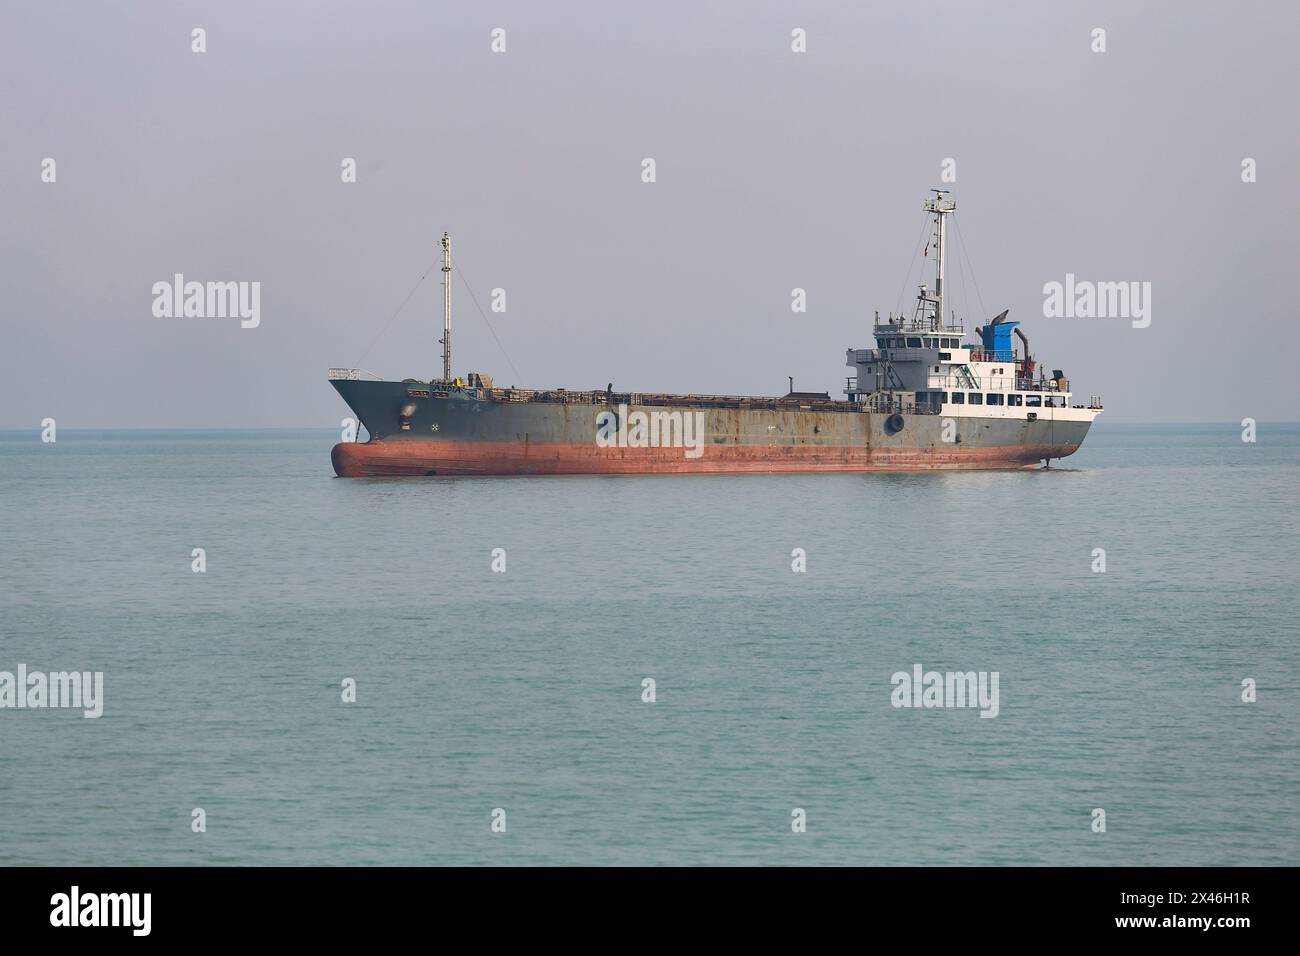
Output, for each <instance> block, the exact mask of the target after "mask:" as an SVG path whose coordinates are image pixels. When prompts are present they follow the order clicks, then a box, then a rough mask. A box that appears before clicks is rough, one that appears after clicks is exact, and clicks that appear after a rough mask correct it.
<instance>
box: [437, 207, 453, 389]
mask: <svg viewBox="0 0 1300 956" xmlns="http://www.w3.org/2000/svg"><path fill="white" fill-rule="evenodd" d="M438 341H439V342H441V343H442V380H443V381H444V382H450V381H451V236H449V235H448V234H447V233H445V232H444V233H443V234H442V338H440V339H439V340H438Z"/></svg>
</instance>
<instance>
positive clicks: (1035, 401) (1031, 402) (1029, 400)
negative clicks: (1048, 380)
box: [1025, 395, 1043, 408]
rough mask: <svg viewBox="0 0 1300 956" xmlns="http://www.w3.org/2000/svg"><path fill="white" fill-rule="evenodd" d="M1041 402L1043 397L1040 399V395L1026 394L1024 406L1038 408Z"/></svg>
mask: <svg viewBox="0 0 1300 956" xmlns="http://www.w3.org/2000/svg"><path fill="white" fill-rule="evenodd" d="M1042 404H1043V399H1042V397H1041V396H1039V395H1026V396H1025V407H1026V408H1038V407H1039V406H1041V405H1042Z"/></svg>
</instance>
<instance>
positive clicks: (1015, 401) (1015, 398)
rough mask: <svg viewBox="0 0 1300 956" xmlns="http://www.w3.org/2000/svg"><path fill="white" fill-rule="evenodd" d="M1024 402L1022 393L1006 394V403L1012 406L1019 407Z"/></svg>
mask: <svg viewBox="0 0 1300 956" xmlns="http://www.w3.org/2000/svg"><path fill="white" fill-rule="evenodd" d="M1024 403H1025V396H1023V395H1008V396H1007V404H1008V405H1011V406H1013V407H1015V408H1019V407H1020V406H1021V405H1023V404H1024Z"/></svg>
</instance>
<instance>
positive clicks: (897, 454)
mask: <svg viewBox="0 0 1300 956" xmlns="http://www.w3.org/2000/svg"><path fill="white" fill-rule="evenodd" d="M932 192H933V195H932V196H931V197H929V198H928V199H927V200H926V201H925V203H924V209H925V210H926V212H927V213H929V214H931V215H932V226H933V232H932V234H931V238H930V242H929V243H927V246H926V252H925V258H926V259H928V260H930V261H933V262H934V265H935V273H934V276H933V287H930V286H929V285H928V280H927V279H926V278H925V277H924V275H923V277H922V282H921V283H920V292H919V294H918V296H917V300H916V307H915V310H914V311H913V312H912V313H911V314H910V315H904V314H902V313H900V314H899V315H897V316H895V315H893V314H890V315H889V316H888V317H887V318H886V319H885V320H883V321H882V320H881V319H880V315H879V313H876V316H875V320H874V323H873V330H872V331H873V336H874V339H875V347H874V348H862V349H858V348H851V349H849V350H848V352H847V356H846V358H847V366H848V367H849V368H850V369H852V370H853V374H852V375H850V376H848V377H847V380H846V384H845V388H844V395H845V397H844V398H842V399H841V398H832V397H831V396H830V394H829V393H828V392H796V391H795V390H794V383H793V381H791V383H790V391H789V393H788V394H785V395H782V396H779V397H758V396H725V395H706V394H700V395H669V394H651V393H647V392H622V391H615V389H614V387H613V384H612V383H611V384H609V385H607V386H606V387H605V388H604V389H590V390H570V389H564V388H554V389H531V388H515V387H509V388H503V387H498V386H496V385H494V383H493V381H492V378H491V377H490V376H489V375H486V374H483V373H467V374H465V375H464V376H459V375H456V376H453V374H452V365H451V282H452V258H451V240H450V237H449V236H448V235H446V234H445V233H444V235H443V238H442V243H441V246H442V274H443V280H442V285H443V337H442V339H440V340H439V341H440V342H441V344H442V376H441V377H440V378H434V379H431V380H429V381H423V380H419V379H405V380H403V381H400V382H396V381H376V380H372V379H368V378H366V377H365V376H366V374H367V373H364V372H362V371H361V370H360V369H353V368H334V369H330V371H329V378H330V383H331V384H332V385H333V386H334V388H335V389H336V390H337V391H338V393H339V395H341V396H342V398H343V400H344V401H345V402H347V404H348V405H349V407H351V409H352V411H353V412H354V413H355V415H356V417H357V420H358V421H359V422H360V423H361V425H363V426H364V427H365V430H366V432H367V433H368V438H367V440H366V441H364V442H362V441H360V440H357V441H350V442H341V443H340V444H337V445H335V446H334V449H333V452H332V454H331V458H332V460H333V464H334V471H335V473H336V474H337V475H339V476H340V477H398V476H412V477H416V476H418V477H451V476H463V475H644V474H655V475H658V474H696V475H698V474H791V473H803V472H878V471H934V470H952V469H1024V468H1038V467H1050V465H1051V462H1052V460H1054V459H1059V458H1064V457H1066V456H1067V455H1071V454H1073V453H1074V452H1075V451H1076V450H1077V449H1078V448H1079V446H1080V444H1082V442H1083V440H1084V437H1085V436H1086V435H1087V434H1088V429H1089V427H1090V426H1091V425H1092V423H1093V421H1094V420H1095V419H1096V417H1097V416H1098V415H1100V414H1101V411H1102V403H1101V400H1100V398H1099V397H1096V396H1093V397H1091V398H1090V399H1089V401H1088V403H1087V404H1086V405H1085V404H1082V403H1077V404H1076V403H1073V402H1072V401H1071V399H1072V392H1071V391H1070V383H1069V380H1068V379H1067V378H1066V376H1065V374H1064V373H1063V372H1062V371H1061V370H1059V369H1055V370H1053V371H1052V374H1051V375H1050V376H1048V375H1047V374H1046V372H1045V370H1044V369H1042V368H1040V366H1039V363H1038V361H1037V360H1036V359H1035V358H1034V356H1033V355H1032V353H1031V352H1030V351H1029V339H1028V337H1027V336H1026V335H1025V333H1024V332H1023V330H1022V329H1021V328H1020V327H1019V323H1018V322H1016V321H1012V320H1010V319H1008V314H1009V313H1008V312H1007V311H1003V312H1002V313H1001V314H999V315H997V316H995V317H993V318H992V319H990V320H988V321H986V322H985V324H984V325H982V326H979V327H977V328H975V329H974V332H973V334H972V335H970V336H968V335H967V334H966V332H965V330H964V325H963V324H961V323H958V321H957V319H956V316H955V315H949V314H948V313H946V312H945V289H944V268H945V261H944V260H945V256H946V254H947V245H948V227H947V219H948V217H949V216H950V215H951V214H952V213H953V212H954V210H955V209H956V202H955V201H954V200H953V199H952V198H951V197H950V196H949V195H948V191H947V190H942V189H936V190H932ZM918 246H919V243H918ZM931 249H933V250H934V256H933V259H930V250H931ZM914 259H915V254H914ZM1013 337H1014V338H1013ZM359 437H360V430H359V429H358V438H359Z"/></svg>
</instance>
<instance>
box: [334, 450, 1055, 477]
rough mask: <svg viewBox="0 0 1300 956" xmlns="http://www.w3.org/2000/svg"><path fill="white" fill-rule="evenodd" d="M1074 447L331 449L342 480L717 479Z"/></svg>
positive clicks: (975, 465)
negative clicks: (691, 452)
mask: <svg viewBox="0 0 1300 956" xmlns="http://www.w3.org/2000/svg"><path fill="white" fill-rule="evenodd" d="M1077 448H1078V446H1077V445H1007V446H1001V447H998V446H992V447H986V448H979V447H965V448H962V447H956V448H951V447H946V448H908V447H903V446H897V445H894V446H881V447H876V448H871V449H867V448H826V447H782V448H778V447H763V446H741V447H730V448H706V449H705V452H704V454H703V456H701V457H700V458H695V459H691V458H687V457H685V455H684V454H683V450H682V449H681V448H636V449H620V448H597V447H595V446H594V445H572V444H544V445H543V444H533V445H529V444H516V443H513V442H458V441H397V442H383V441H370V442H366V443H364V444H361V443H355V442H352V443H348V442H345V443H342V444H338V445H335V446H334V450H333V452H332V453H331V455H330V457H331V459H332V460H333V462H334V472H335V474H337V475H338V476H339V477H340V478H394V477H440V478H441V477H455V476H465V475H501V476H509V475H717V474H801V473H812V472H879V471H951V470H997V469H1025V468H1036V467H1038V465H1039V463H1040V462H1042V461H1043V460H1044V459H1048V458H1064V457H1065V456H1067V455H1070V454H1073V453H1074V451H1075V450H1076V449H1077Z"/></svg>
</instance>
